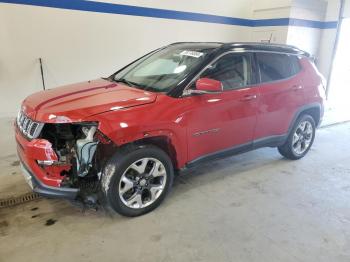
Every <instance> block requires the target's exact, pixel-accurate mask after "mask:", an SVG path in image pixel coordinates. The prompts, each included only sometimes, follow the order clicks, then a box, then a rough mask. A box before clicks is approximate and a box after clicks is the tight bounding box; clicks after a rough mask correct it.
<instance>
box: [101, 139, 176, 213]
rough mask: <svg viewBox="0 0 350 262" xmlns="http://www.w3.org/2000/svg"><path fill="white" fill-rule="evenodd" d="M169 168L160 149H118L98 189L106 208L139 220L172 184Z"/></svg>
mask: <svg viewBox="0 0 350 262" xmlns="http://www.w3.org/2000/svg"><path fill="white" fill-rule="evenodd" d="M173 177H174V171H173V165H172V162H171V160H170V158H169V157H168V155H167V154H166V153H165V152H164V151H162V150H161V149H159V148H157V147H155V146H152V145H145V146H139V147H132V148H129V149H124V150H123V149H122V150H121V151H120V152H117V153H116V154H115V155H114V156H113V157H112V159H111V160H110V161H109V162H108V164H107V165H106V167H105V169H104V173H103V177H102V181H101V185H102V193H103V195H104V199H105V200H106V205H107V206H109V207H111V208H112V209H113V210H114V211H116V212H118V213H119V214H121V215H124V216H139V215H142V214H145V213H147V212H150V211H151V210H153V209H155V208H156V207H158V206H159V205H160V203H161V202H162V201H163V200H164V198H165V196H166V195H167V193H168V192H169V190H170V188H171V186H172V183H173Z"/></svg>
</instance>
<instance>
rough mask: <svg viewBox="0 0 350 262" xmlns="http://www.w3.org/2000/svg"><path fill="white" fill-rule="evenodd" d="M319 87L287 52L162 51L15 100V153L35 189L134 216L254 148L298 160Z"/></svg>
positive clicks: (314, 117) (314, 118) (237, 48)
mask: <svg viewBox="0 0 350 262" xmlns="http://www.w3.org/2000/svg"><path fill="white" fill-rule="evenodd" d="M323 88H324V86H323V78H322V76H321V75H320V73H319V72H318V70H317V69H316V67H315V65H314V63H313V62H312V61H311V59H310V58H309V55H308V54H307V53H306V52H303V51H301V50H299V49H297V48H295V47H291V46H284V45H272V44H261V43H225V44H224V43H174V44H171V45H168V46H166V47H163V48H160V49H157V50H155V51H153V52H151V53H149V54H147V55H145V56H143V57H141V58H139V59H138V60H136V61H134V62H132V63H131V64H129V65H127V66H125V67H124V68H122V69H121V70H119V71H118V72H116V73H114V74H113V75H111V76H110V77H108V78H102V79H98V80H93V81H88V82H82V83H79V84H74V85H69V86H64V87H60V88H55V89H51V90H47V91H42V92H38V93H35V94H33V95H31V96H29V97H27V98H26V99H25V100H24V101H23V104H22V107H21V110H20V112H19V114H18V117H17V120H16V123H15V130H16V140H17V145H18V147H17V149H18V155H19V157H20V160H21V163H22V167H23V173H24V175H25V178H26V180H27V181H28V183H29V184H30V185H31V187H32V188H33V190H34V191H35V192H37V193H39V194H41V195H44V196H48V197H62V198H67V199H72V200H77V199H78V200H81V201H83V202H85V203H86V204H97V203H102V204H103V205H105V206H107V207H109V208H111V209H113V210H114V211H116V212H118V213H120V214H122V215H125V216H138V215H141V214H144V213H146V212H149V211H151V210H153V209H154V208H156V207H157V206H158V205H159V204H160V203H161V202H162V201H163V199H164V198H165V196H166V194H167V193H168V192H169V190H170V188H171V186H172V182H173V177H174V173H175V172H178V171H181V170H183V169H185V168H192V167H194V166H195V165H197V164H200V163H204V162H207V161H208V160H213V159H218V158H221V157H225V156H230V155H233V154H237V153H242V152H246V151H249V150H253V149H256V148H260V147H277V148H278V151H279V152H280V153H281V154H282V155H283V156H284V157H286V158H289V159H299V158H301V157H303V156H304V155H305V154H306V153H307V152H308V151H309V149H310V147H311V145H312V143H313V140H314V137H315V129H316V127H317V126H318V125H319V123H320V121H321V119H322V116H323V100H324V90H323Z"/></svg>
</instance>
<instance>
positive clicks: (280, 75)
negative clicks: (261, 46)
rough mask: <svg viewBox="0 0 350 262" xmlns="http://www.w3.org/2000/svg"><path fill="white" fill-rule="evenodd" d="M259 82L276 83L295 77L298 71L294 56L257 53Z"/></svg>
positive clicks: (298, 67)
mask: <svg viewBox="0 0 350 262" xmlns="http://www.w3.org/2000/svg"><path fill="white" fill-rule="evenodd" d="M256 56H257V61H258V65H259V68H260V76H261V82H270V81H276V80H280V79H284V78H288V77H291V76H293V75H295V74H296V73H297V72H298V71H299V70H300V65H299V62H298V61H296V60H295V59H298V58H297V57H295V56H294V55H287V54H274V53H257V54H256Z"/></svg>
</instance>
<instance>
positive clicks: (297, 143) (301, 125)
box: [278, 114, 316, 160]
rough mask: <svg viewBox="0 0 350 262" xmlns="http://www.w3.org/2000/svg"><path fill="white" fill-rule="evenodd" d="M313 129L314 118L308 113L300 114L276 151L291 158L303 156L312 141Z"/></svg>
mask: <svg viewBox="0 0 350 262" xmlns="http://www.w3.org/2000/svg"><path fill="white" fill-rule="evenodd" d="M315 130H316V125H315V121H314V119H313V118H312V117H311V116H310V115H306V114H305V115H302V116H301V117H299V118H298V120H297V121H296V123H295V125H294V127H293V129H292V131H291V133H290V134H289V136H288V139H287V141H286V143H285V144H284V145H282V146H279V147H278V151H279V152H280V154H281V155H282V156H284V157H286V158H288V159H292V160H296V159H300V158H302V157H304V156H305V155H306V154H307V152H308V151H309V150H310V148H311V146H312V144H313V142H314V138H315Z"/></svg>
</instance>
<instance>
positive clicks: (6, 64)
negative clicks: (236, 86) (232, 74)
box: [0, 0, 251, 116]
mask: <svg viewBox="0 0 350 262" xmlns="http://www.w3.org/2000/svg"><path fill="white" fill-rule="evenodd" d="M110 2H119V3H128V4H135V5H136V4H138V5H140V4H139V2H142V3H147V6H149V7H155V6H158V7H164V8H168V9H172V8H174V10H186V11H191V12H208V13H209V12H210V9H214V10H216V11H215V12H214V14H215V13H218V14H227V15H230V14H231V16H235V17H246V16H248V13H249V12H248V7H249V8H250V6H251V4H249V1H243V0H242V1H240V3H241V4H238V3H239V1H235V2H234V3H233V1H230V0H220V1H215V6H216V9H215V8H214V4H213V3H214V1H209V0H206V1H203V0H202V1H191V2H187V1H186V2H184V1H110ZM190 3H192V4H190ZM205 6H206V7H205ZM249 11H250V10H249ZM211 13H213V12H211ZM0 19H1V23H0V45H1V49H0V52H1V55H0V88H1V91H2V93H3V94H5V95H1V96H0V105H1V106H0V116H7V115H14V114H15V112H16V111H17V110H18V108H19V105H20V101H21V100H22V99H23V98H24V97H26V96H27V95H29V94H31V93H33V92H35V91H39V90H41V89H42V84H41V76H40V69H39V62H38V58H39V57H41V58H42V59H43V63H44V71H45V78H46V83H47V87H48V88H53V87H56V86H59V85H64V84H68V83H74V82H78V81H83V80H87V79H94V78H98V77H101V76H108V75H110V74H111V73H113V72H114V71H116V70H117V69H118V68H120V67H121V66H123V65H125V64H126V63H128V62H130V61H132V60H134V59H136V58H137V57H139V56H141V55H143V54H144V53H146V52H148V51H151V50H153V49H156V48H158V47H160V46H163V45H166V44H169V43H171V42H177V41H226V42H229V41H249V40H250V31H249V29H248V28H246V27H242V26H233V25H222V24H213V23H201V22H191V21H179V20H170V19H159V18H148V17H138V16H126V15H115V14H105V13H95V12H84V11H75V10H65V9H55V8H47V7H36V6H26V5H14V4H4V3H0Z"/></svg>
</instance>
